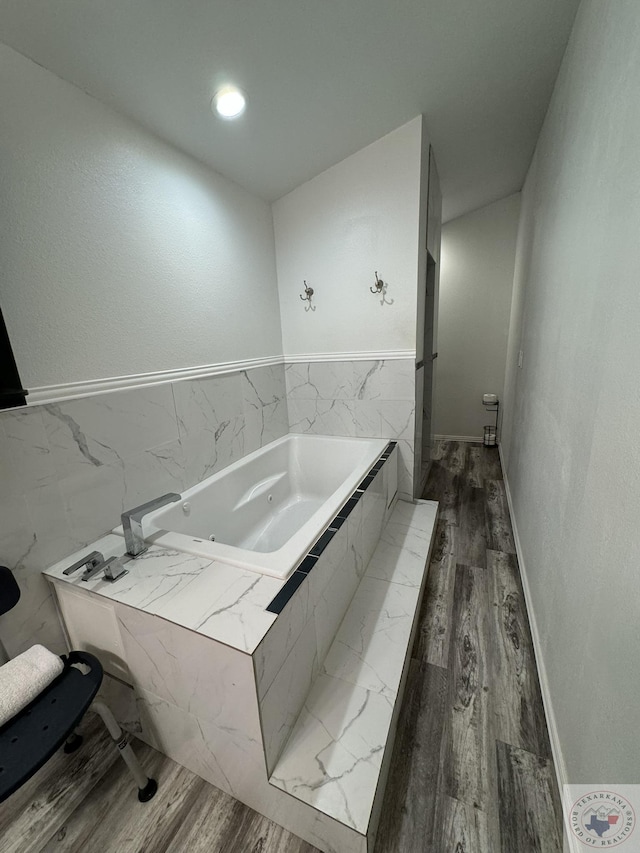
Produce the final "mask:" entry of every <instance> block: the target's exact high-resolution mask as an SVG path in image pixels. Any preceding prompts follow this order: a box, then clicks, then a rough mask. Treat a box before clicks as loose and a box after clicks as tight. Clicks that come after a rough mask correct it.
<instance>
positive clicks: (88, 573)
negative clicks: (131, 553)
mask: <svg viewBox="0 0 640 853" xmlns="http://www.w3.org/2000/svg"><path fill="white" fill-rule="evenodd" d="M117 559H118V558H117V557H109V559H108V560H101V561H100V562H99V563H97V564H96V565H95V566H93V565H92V566H87V568H86V569H85V570H84V572H83V573H82V580H83V581H88V580H90V579H91V578H92V577H93V576H94V575H97V574H98V572H101V571H102V570H103V569H104V571H105V574H106V572H107V568H108V567H109V566H111V564H112V563H115V561H116V560H117Z"/></svg>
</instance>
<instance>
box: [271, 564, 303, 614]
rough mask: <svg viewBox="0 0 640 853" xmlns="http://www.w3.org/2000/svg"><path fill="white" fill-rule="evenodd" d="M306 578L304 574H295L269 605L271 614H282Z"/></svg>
mask: <svg viewBox="0 0 640 853" xmlns="http://www.w3.org/2000/svg"><path fill="white" fill-rule="evenodd" d="M305 578H306V574H305V573H304V572H294V573H293V574H292V575H291V577H290V578H289V580H288V581H287V582H286V583H285V585H284V586H283V587H282V589H281V590H280V592H279V593H278V594H277V595H276V596H275V598H273V599H272V600H271V601H270V602H269V604H268V605H267V610H268V611H269V613H282V611H283V610H284V607H285V605H286V603H287V602H288V601H289V599H290V598H291V596H292V595H293V593H294V592H295V591H296V590H297V589H298V587H299V586H300V584H301V583H302V581H303V580H304V579H305Z"/></svg>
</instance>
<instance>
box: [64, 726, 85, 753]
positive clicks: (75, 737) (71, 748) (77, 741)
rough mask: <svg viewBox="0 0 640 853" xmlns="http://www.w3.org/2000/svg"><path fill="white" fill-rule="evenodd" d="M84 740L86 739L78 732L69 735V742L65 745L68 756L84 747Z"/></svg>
mask: <svg viewBox="0 0 640 853" xmlns="http://www.w3.org/2000/svg"><path fill="white" fill-rule="evenodd" d="M83 740H84V738H83V737H82V735H81V734H79V733H78V732H77V731H75V732H72V734H70V735H69V737H68V738H67V740H66V742H65V745H64V751H65V753H66V754H67V755H69V754H70V753H72V752H75V751H76V749H79V748H80V747H81V746H82V741H83Z"/></svg>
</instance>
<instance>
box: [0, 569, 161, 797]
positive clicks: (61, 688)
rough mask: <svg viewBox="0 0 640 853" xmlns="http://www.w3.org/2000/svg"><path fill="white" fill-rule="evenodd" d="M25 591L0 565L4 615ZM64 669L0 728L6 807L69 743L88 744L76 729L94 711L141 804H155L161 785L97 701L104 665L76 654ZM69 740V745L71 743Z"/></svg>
mask: <svg viewBox="0 0 640 853" xmlns="http://www.w3.org/2000/svg"><path fill="white" fill-rule="evenodd" d="M19 598H20V589H19V587H18V584H17V583H16V580H15V578H14V576H13V573H12V572H11V571H10V570H9V569H7V568H5V567H4V566H0V615H2V614H3V613H6V612H7V611H8V610H10V609H11V608H12V607H14V606H15V605H16V604H17V602H18V599H19ZM62 661H63V663H64V670H63V671H62V672H61V673H60V675H59V676H58V677H57V678H56V679H55V680H54V681H52V682H51V684H49V686H48V687H46V688H45V689H44V690H43V691H42V693H40V694H39V695H38V696H37V697H36V699H34V700H33V702H31V704H29V705H27V707H26V708H23V710H22V711H20V713H19V714H17V715H16V716H15V717H13V718H12V719H11V720H9V721H8V722H7V723H5V725H4V726H1V727H0V802H2V801H3V800H6V799H7V797H9V796H10V795H11V794H13V793H14V791H17V790H18V788H20V787H21V786H22V785H24V783H25V782H26V781H27V780H28V779H30V778H31V777H32V776H33V774H34V773H36V771H38V770H39V769H40V768H41V767H42V766H43V765H44V764H46V762H47V761H48V760H49V759H50V758H51V756H52V755H53V754H54V753H55V752H57V750H58V749H59V748H60V747H61V746H62V744H63V743H64V744H65V752H74V751H75V750H76V749H78V747H79V746H80V744H81V743H82V737H81V736H80V735H78V734H77V733H76V732H75V728H76V726H77V725H78V724H79V722H80V720H81V719H82V717H83V716H84V714H85V713H86V711H87V710H88V709H89V707H90V706H91V710H93V711H95V712H96V713H97V714H99V715H100V716H101V717H102V720H103V722H104V724H105V726H106V727H107V729H108V731H109V734H110V735H111V737H112V739H113V741H114V743H115V745H116V747H117V748H118V751H119V753H120V755H121V756H122V758H123V759H124V761H125V762H126V764H127V767H128V768H129V770H130V771H131V775H132V776H133V778H134V780H135V782H136V785H137V786H138V799H139V800H140V802H141V803H146V802H147V801H148V800H150V799H151V798H152V797H153V796H154V794H155V793H156V791H157V790H158V785H157V783H156V781H155V780H154V779H149V778H148V777H147V776H146V774H145V773H144V772H143V770H142V768H141V767H140V763H139V762H138V759H137V758H136V756H135V754H134V752H133V750H132V749H131V744H130V743H129V737H128V735H127V734H126V733H124V732H123V731H122V729H121V728H120V726H119V725H118V723H117V721H116V719H115V717H114V716H113V714H112V713H111V711H110V710H109V708H108V707H107V705H105V703H104V702H102V701H101V700H98V701H94V697H95V695H96V693H97V692H98V690H99V688H100V684H101V683H102V675H103V672H102V666H101V664H100V661H99V660H98V659H97V658H96V657H94V655H90V654H89V653H88V652H80V651H72V652H69V654H68V655H62ZM65 741H66V743H65Z"/></svg>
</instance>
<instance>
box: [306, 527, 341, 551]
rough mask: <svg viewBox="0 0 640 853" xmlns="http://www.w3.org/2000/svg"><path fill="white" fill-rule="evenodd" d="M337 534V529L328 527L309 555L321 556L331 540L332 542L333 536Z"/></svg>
mask: <svg viewBox="0 0 640 853" xmlns="http://www.w3.org/2000/svg"><path fill="white" fill-rule="evenodd" d="M335 535H336V532H335V530H331V528H328V529H327V530H325V531H324V533H323V534H322V536H321V537H320V538H319V539H318V541H317V542H316V543H315V545H314V546H313V548H312V549H311V550H310V551H309V556H311V557H319V556H320V554H322V552H323V551H324V549H325V548H326V547H327V545H328V544H329V542H331V540H332V539H333V537H334V536H335Z"/></svg>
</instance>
